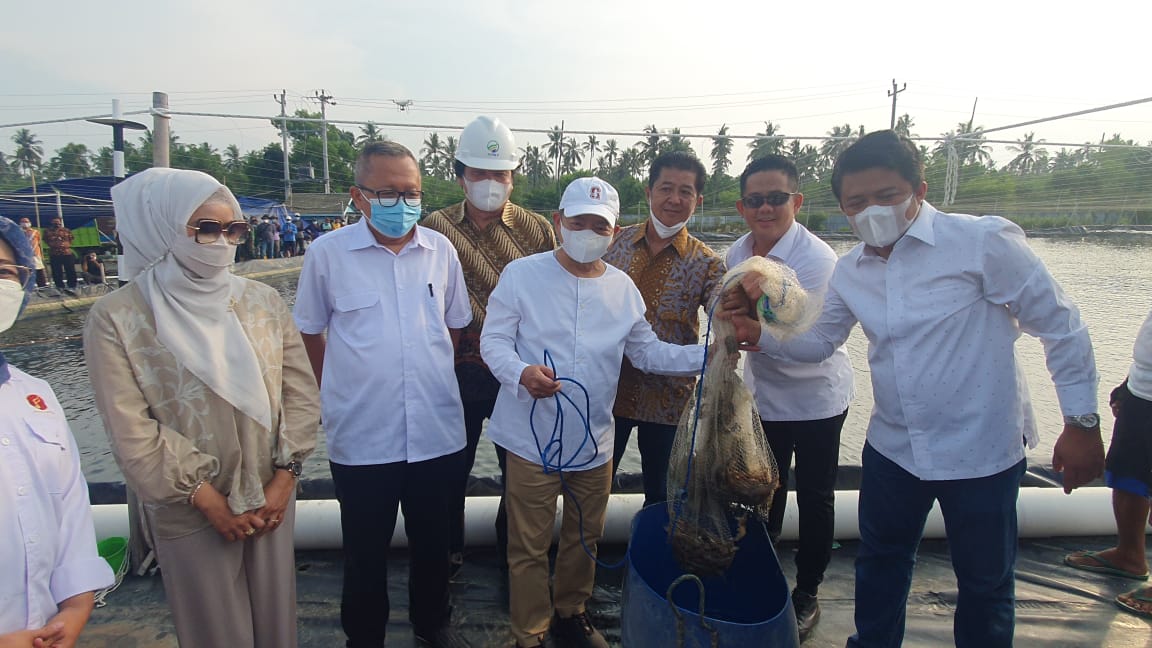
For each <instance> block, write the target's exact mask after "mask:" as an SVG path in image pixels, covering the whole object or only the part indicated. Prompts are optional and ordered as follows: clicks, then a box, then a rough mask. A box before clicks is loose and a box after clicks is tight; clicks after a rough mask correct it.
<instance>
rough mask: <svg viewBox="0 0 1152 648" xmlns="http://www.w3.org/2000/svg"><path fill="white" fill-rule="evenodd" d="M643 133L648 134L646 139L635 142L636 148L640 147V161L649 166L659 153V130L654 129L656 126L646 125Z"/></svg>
mask: <svg viewBox="0 0 1152 648" xmlns="http://www.w3.org/2000/svg"><path fill="white" fill-rule="evenodd" d="M644 132H645V133H648V137H646V138H644V139H642V140H640V141H639V142H636V146H639V147H640V157H641V159H642V160H643V161H644V162H647V163H649V164H650V163H651V162H652V160H655V159H656V156H657V155H660V152H661V147H660V130H659V129H657V128H656V124H648V125H647V126H645V127H644Z"/></svg>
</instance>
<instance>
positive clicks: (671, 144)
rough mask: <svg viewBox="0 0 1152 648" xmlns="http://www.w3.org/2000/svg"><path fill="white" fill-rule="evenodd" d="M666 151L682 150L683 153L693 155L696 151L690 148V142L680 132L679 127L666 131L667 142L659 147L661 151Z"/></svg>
mask: <svg viewBox="0 0 1152 648" xmlns="http://www.w3.org/2000/svg"><path fill="white" fill-rule="evenodd" d="M668 151H683V152H685V153H691V154H692V155H693V156H695V155H696V151H693V150H692V143H691V142H689V141H688V140H687V139H685V138H684V136H683V135H681V134H680V128H679V127H677V128H673V129H672V130H671V131H669V132H668V142H667V143H666V144H665V145H664V146H662V147H661V148H660V152H661V153H666V152H668Z"/></svg>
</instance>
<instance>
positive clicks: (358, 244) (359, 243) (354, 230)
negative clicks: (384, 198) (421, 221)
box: [348, 218, 436, 254]
mask: <svg viewBox="0 0 1152 648" xmlns="http://www.w3.org/2000/svg"><path fill="white" fill-rule="evenodd" d="M348 229H349V231H351V235H350V236H349V237H348V250H350V251H351V250H363V249H365V248H370V247H378V248H382V249H387V248H385V247H384V246H383V245H381V244H380V241H377V240H376V237H375V236H373V235H372V232H371V231H370V230H369V229H368V219H367V218H361V219H360V221H359V222H357V223H356V225H354V226H352V227H351V228H348ZM414 229H415V232H414V233H413V235H412V240H411V241H408V242H407V243H406V244H405V245H404V247H403V248H401V249H400V252H399V253H403V252H404V251H405V250H408V249H410V248H412V247H413V246H420V247H422V248H426V249H429V250H435V249H436V241H435V240H434V239H433V238H432V237H430V236H422V235H421V232H420V230H422V229H423V228H422V227H420V226H419V225H415V226H414ZM399 253H397V254H399Z"/></svg>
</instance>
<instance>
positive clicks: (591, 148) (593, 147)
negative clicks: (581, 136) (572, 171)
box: [581, 135, 600, 171]
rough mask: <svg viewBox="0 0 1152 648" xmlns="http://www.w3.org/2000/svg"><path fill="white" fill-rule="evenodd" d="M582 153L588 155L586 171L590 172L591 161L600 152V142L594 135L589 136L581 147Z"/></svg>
mask: <svg viewBox="0 0 1152 648" xmlns="http://www.w3.org/2000/svg"><path fill="white" fill-rule="evenodd" d="M581 148H583V149H584V152H585V153H587V154H588V170H589V171H591V170H592V161H593V158H595V157H596V154H597V153H599V152H600V140H598V139H596V136H595V135H589V136H588V141H587V142H584V144H582V145H581Z"/></svg>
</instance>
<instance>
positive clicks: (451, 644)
mask: <svg viewBox="0 0 1152 648" xmlns="http://www.w3.org/2000/svg"><path fill="white" fill-rule="evenodd" d="M416 645H417V646H421V647H422V648H425V647H426V648H472V644H471V643H469V642H468V640H467V639H465V638H464V635H462V634H460V633H459V632H458V631H457V630H456V629H455V628H453V627H451V626H442V627H440V628H437V629H436V631H435V632H432V633H430V634H425V633H422V632H419V631H417V632H416Z"/></svg>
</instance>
